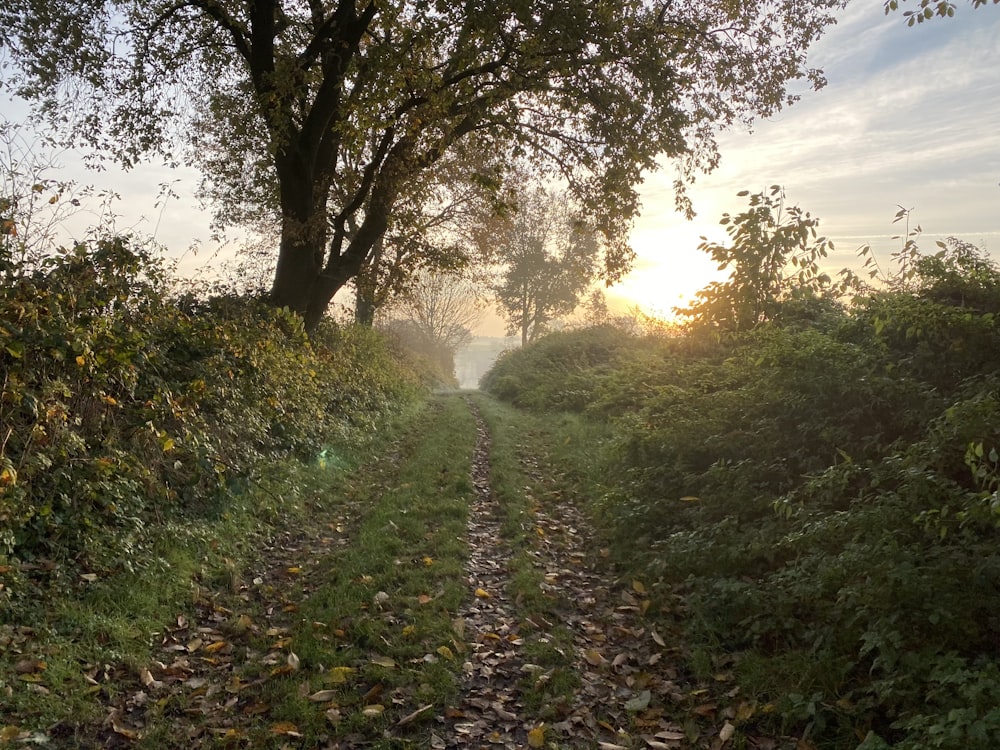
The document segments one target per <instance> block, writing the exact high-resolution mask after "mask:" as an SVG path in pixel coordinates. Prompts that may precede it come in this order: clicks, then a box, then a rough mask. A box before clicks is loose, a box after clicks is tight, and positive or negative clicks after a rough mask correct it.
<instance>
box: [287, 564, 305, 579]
mask: <svg viewBox="0 0 1000 750" xmlns="http://www.w3.org/2000/svg"><path fill="white" fill-rule="evenodd" d="M286 570H287V571H288V573H289V575H293V576H297V575H298V574H299V573H301V572H302V568H300V567H298V566H297V565H293V566H292V567H290V568H286Z"/></svg>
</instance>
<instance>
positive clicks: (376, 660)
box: [372, 656, 396, 669]
mask: <svg viewBox="0 0 1000 750" xmlns="http://www.w3.org/2000/svg"><path fill="white" fill-rule="evenodd" d="M372 664H378V665H379V666H380V667H385V668H386V669H392V668H393V667H395V666H396V662H395V661H393V660H392V659H391V658H389V657H388V656H373V657H372Z"/></svg>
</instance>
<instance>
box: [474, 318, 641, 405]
mask: <svg viewBox="0 0 1000 750" xmlns="http://www.w3.org/2000/svg"><path fill="white" fill-rule="evenodd" d="M628 338H629V337H628V335H627V334H624V333H623V332H622V331H621V330H620V329H617V328H614V327H612V326H604V327H598V328H588V329H581V330H577V331H560V332H557V333H550V334H548V335H547V336H543V337H542V338H540V339H539V340H538V341H537V342H535V343H534V344H533V345H532V346H529V347H527V348H524V349H512V350H508V351H506V352H504V353H503V354H501V355H500V357H499V358H498V359H497V361H496V363H495V364H494V365H493V367H492V368H491V369H490V370H489V371H488V372H487V373H486V374H485V375H484V376H483V379H482V381H481V382H480V388H482V389H483V390H484V391H486V392H487V393H491V394H493V395H494V396H496V397H498V398H500V399H503V400H505V401H509V402H510V403H512V404H515V405H517V406H522V407H525V408H528V409H534V410H538V411H558V410H563V411H581V410H583V409H584V408H585V407H586V405H587V404H588V403H590V401H591V400H592V398H593V397H594V388H595V386H596V384H597V383H598V381H599V378H600V373H601V372H602V371H604V370H608V369H610V368H612V367H613V366H614V365H615V363H616V361H617V359H618V357H619V355H620V353H621V352H622V351H623V350H624V349H625V348H626V346H627V341H628Z"/></svg>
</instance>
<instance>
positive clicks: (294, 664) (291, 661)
mask: <svg viewBox="0 0 1000 750" xmlns="http://www.w3.org/2000/svg"><path fill="white" fill-rule="evenodd" d="M286 661H287V662H288V666H290V667H291V668H292V669H293V670H294V669H298V668H299V657H298V656H296V655H295V652H294V651H289V652H288V657H287V658H286Z"/></svg>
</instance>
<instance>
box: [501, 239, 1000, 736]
mask: <svg viewBox="0 0 1000 750" xmlns="http://www.w3.org/2000/svg"><path fill="white" fill-rule="evenodd" d="M744 223H745V222H744ZM939 249H940V252H937V253H936V254H933V255H924V254H921V253H920V252H919V250H918V249H917V248H916V246H915V245H912V246H909V247H907V248H906V252H905V255H906V258H905V260H906V264H907V269H908V270H907V271H906V272H905V273H897V274H896V275H894V276H893V277H891V278H890V283H889V284H888V285H886V286H883V287H881V288H879V289H873V288H866V287H858V288H857V289H856V292H855V293H856V297H855V299H854V300H853V302H852V303H851V304H850V306H849V307H846V308H838V307H835V306H832V307H829V308H828V309H826V310H825V311H824V312H823V314H822V315H821V316H820V317H818V318H813V319H810V318H797V319H796V323H795V325H789V324H788V322H787V318H786V319H784V320H783V319H782V317H781V316H780V315H773V316H771V318H770V319H769V320H767V321H763V322H758V323H757V324H756V325H755V326H753V327H751V328H750V329H749V330H743V331H740V332H737V333H735V334H733V335H730V336H728V337H723V338H719V337H714V336H706V335H704V329H703V328H692V329H691V330H689V331H688V332H687V334H686V335H685V336H684V337H682V338H674V339H667V340H661V341H653V340H651V339H642V338H633V339H626V340H623V341H621V343H620V345H619V347H618V348H617V350H616V351H615V354H614V356H613V357H608V358H605V359H603V360H601V361H595V362H594V363H593V364H590V363H586V362H585V363H583V364H582V366H580V367H578V368H576V369H575V370H574V371H573V372H572V374H569V375H568V374H567V372H566V370H565V369H562V368H560V367H559V366H558V365H557V363H561V362H562V361H572V359H573V358H574V357H575V356H577V354H578V350H579V349H580V347H579V344H580V342H581V341H586V340H587V337H588V336H593V335H595V332H593V331H592V332H587V331H581V332H575V333H574V334H572V336H575V337H576V338H573V337H572V336H568V335H567V336H566V337H563V338H556V337H547V338H546V339H543V340H542V342H540V344H539V346H538V347H536V348H535V349H540V348H541V347H542V345H543V344H545V343H546V342H549V343H550V347H549V348H548V349H546V350H545V352H544V353H545V358H544V359H542V358H541V357H540V352H536V351H532V349H528V350H524V351H523V352H515V353H511V354H509V355H507V357H505V358H504V359H502V360H501V361H500V363H499V364H498V366H497V369H496V370H495V371H494V372H492V373H490V374H488V375H487V377H486V380H485V383H486V384H487V385H488V386H489V387H490V389H491V390H492V391H493V392H494V393H496V394H497V395H500V396H501V397H503V398H505V399H507V400H510V401H512V402H514V403H518V404H522V405H528V406H530V407H532V408H536V409H538V408H544V407H550V408H552V407H554V408H570V409H574V410H577V411H580V412H582V413H583V414H584V415H586V416H589V417H590V418H592V419H593V420H595V421H600V422H609V421H610V423H611V425H610V429H611V433H612V435H613V440H612V441H611V443H610V444H609V445H608V446H607V448H606V450H605V453H604V457H603V463H602V467H601V472H602V473H603V475H604V479H605V487H604V490H603V492H604V495H605V497H604V499H603V501H602V502H601V504H600V506H599V512H600V513H601V514H602V519H603V521H604V523H605V525H606V527H607V528H608V529H609V535H610V537H611V540H612V541H613V542H614V546H615V548H616V549H617V550H618V555H619V556H620V558H621V560H622V562H623V564H624V565H626V566H628V567H629V568H632V569H634V570H638V571H641V573H642V575H644V576H646V577H660V578H661V579H662V580H664V581H666V582H668V583H670V584H672V585H673V586H674V587H675V588H676V589H677V590H679V591H681V592H683V593H684V607H685V609H684V613H685V614H684V617H685V621H686V626H687V632H688V636H689V637H690V638H691V639H692V642H693V644H694V646H695V647H696V648H701V649H706V650H716V651H722V652H725V653H726V654H728V656H727V657H726V658H728V659H729V660H731V661H732V662H734V663H735V665H736V666H735V670H736V679H737V680H738V681H739V682H740V683H741V686H742V689H743V693H742V694H743V695H744V697H745V699H746V700H755V701H757V702H758V703H759V704H761V705H763V704H767V705H770V706H771V707H772V708H773V709H774V711H773V712H772V713H768V714H759V715H758V716H757V717H756V718H755V719H754V721H761V722H764V723H770V724H771V726H770V729H772V730H779V731H784V732H786V733H787V732H795V733H796V734H797V735H798V736H810V737H813V738H816V739H817V740H818V739H819V738H822V742H823V743H824V746H826V747H830V748H855V747H859V744H858V743H859V742H860V743H861V745H860V747H862V748H866V749H870V748H877V747H899V748H907V749H910V748H913V749H915V748H922V747H935V748H951V749H954V750H959V748H966V747H989V746H992V745H994V744H996V743H997V741H998V739H1000V722H998V716H997V713H996V697H997V691H998V687H997V686H998V684H1000V683H998V681H997V675H998V669H1000V667H998V662H997V659H996V653H995V639H996V633H997V631H998V629H1000V621H998V619H997V615H996V613H997V612H998V611H1000V587H998V586H997V580H998V579H997V571H998V570H1000V568H998V565H1000V562H998V556H997V553H996V548H997V547H996V545H997V540H998V535H1000V501H998V499H997V493H998V488H1000V431H998V428H997V425H998V423H1000V422H998V417H1000V396H998V394H1000V381H998V376H997V373H998V372H1000V355H998V354H997V352H1000V338H998V336H1000V327H998V325H997V321H996V308H997V305H998V304H1000V286H998V284H1000V270H998V269H997V267H996V265H995V264H994V263H993V262H992V261H991V260H990V259H989V258H988V256H986V255H985V254H984V253H982V252H980V251H979V250H977V249H975V248H973V247H971V246H969V245H967V244H965V243H961V242H958V241H956V240H953V239H952V240H949V241H947V242H945V243H942V244H941V246H940V248H939ZM771 278H774V277H771ZM734 288H735V287H734ZM741 288H744V289H750V290H754V289H756V287H754V286H753V285H747V286H746V287H741ZM751 296H753V295H751ZM782 304H787V302H785V303H782ZM780 307H781V305H779V306H778V309H780ZM731 309H732V308H731V307H728V306H727V307H724V308H723V309H722V322H726V321H731V320H732V316H731V315H730V311H731ZM705 314H706V315H708V312H707V311H705ZM705 322H706V323H708V324H709V328H710V329H711V323H712V322H713V321H711V320H710V319H708V320H706V321H705ZM580 383H586V384H587V385H586V387H585V388H583V389H581V388H580V385H579V384H580ZM581 391H582V392H584V393H585V394H586V395H585V396H584V397H580V393H581ZM587 460H590V461H591V462H592V461H593V459H592V458H589V459H587ZM699 644H700V645H699ZM768 717H770V718H768ZM862 740H863V742H862Z"/></svg>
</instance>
